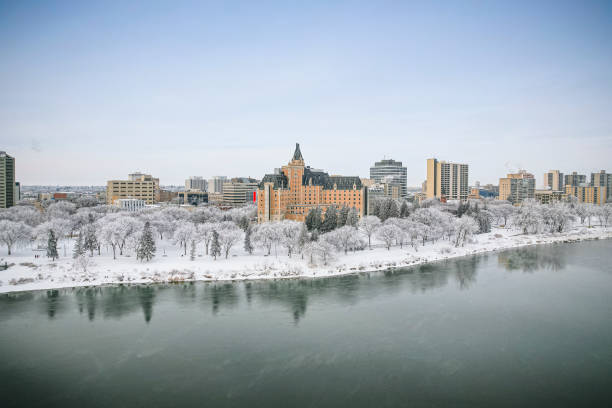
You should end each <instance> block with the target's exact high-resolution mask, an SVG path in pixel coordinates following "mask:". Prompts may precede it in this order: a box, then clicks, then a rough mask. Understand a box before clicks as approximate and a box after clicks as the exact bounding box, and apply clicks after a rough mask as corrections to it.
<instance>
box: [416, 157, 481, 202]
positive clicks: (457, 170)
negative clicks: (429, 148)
mask: <svg viewBox="0 0 612 408" xmlns="http://www.w3.org/2000/svg"><path fill="white" fill-rule="evenodd" d="M425 187H426V191H424V192H425V194H426V196H427V198H438V199H447V200H467V198H468V195H469V193H470V191H469V186H468V165H467V164H459V163H450V162H445V161H438V160H437V159H427V182H426V184H425Z"/></svg>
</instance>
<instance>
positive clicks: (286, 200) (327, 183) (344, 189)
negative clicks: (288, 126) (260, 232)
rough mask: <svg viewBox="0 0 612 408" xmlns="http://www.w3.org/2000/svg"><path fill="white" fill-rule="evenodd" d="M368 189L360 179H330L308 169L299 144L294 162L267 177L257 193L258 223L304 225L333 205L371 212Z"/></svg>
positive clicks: (337, 177) (294, 155)
mask: <svg viewBox="0 0 612 408" xmlns="http://www.w3.org/2000/svg"><path fill="white" fill-rule="evenodd" d="M366 200H367V188H366V187H363V186H362V184H361V179H360V178H359V177H344V176H330V175H329V174H327V173H326V172H324V171H322V170H315V169H312V168H310V167H309V166H306V165H305V163H304V158H303V157H302V152H301V151H300V145H299V144H297V143H296V145H295V152H294V153H293V157H292V159H291V160H290V161H289V163H288V164H287V165H286V166H283V167H282V168H281V169H280V170H279V171H278V172H275V173H274V174H266V175H265V176H264V178H263V180H262V181H261V183H260V184H259V189H258V190H257V220H258V222H267V221H279V220H283V219H289V220H295V221H304V219H305V218H306V215H307V214H308V212H309V211H310V210H311V209H313V208H316V207H320V208H321V209H322V210H323V211H324V212H325V211H327V208H329V207H330V206H332V205H335V206H336V207H342V206H347V207H354V208H356V209H357V210H358V211H359V215H364V214H365V212H366V210H367V205H366Z"/></svg>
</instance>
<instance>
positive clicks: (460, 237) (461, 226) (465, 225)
mask: <svg viewBox="0 0 612 408" xmlns="http://www.w3.org/2000/svg"><path fill="white" fill-rule="evenodd" d="M478 228H479V227H478V222H476V220H474V218H472V217H470V216H469V215H464V216H462V217H461V218H457V220H456V221H455V231H456V232H455V247H459V246H464V245H465V242H466V241H467V239H468V238H469V237H470V236H471V235H473V234H475V233H476V232H478Z"/></svg>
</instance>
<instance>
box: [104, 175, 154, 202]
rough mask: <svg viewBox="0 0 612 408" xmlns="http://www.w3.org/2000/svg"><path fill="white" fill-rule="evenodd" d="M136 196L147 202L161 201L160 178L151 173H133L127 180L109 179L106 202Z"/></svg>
mask: <svg viewBox="0 0 612 408" xmlns="http://www.w3.org/2000/svg"><path fill="white" fill-rule="evenodd" d="M124 198H135V199H139V200H144V202H145V203H146V204H154V203H156V202H158V201H159V179H158V178H154V177H153V176H151V175H150V174H143V173H132V174H130V175H129V176H128V179H127V180H109V181H107V183H106V203H107V204H113V203H114V202H115V200H119V199H124Z"/></svg>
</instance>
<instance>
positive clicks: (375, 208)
mask: <svg viewBox="0 0 612 408" xmlns="http://www.w3.org/2000/svg"><path fill="white" fill-rule="evenodd" d="M380 204H381V201H380V200H372V210H371V211H370V212H371V213H372V215H375V216H377V217H378V218H380Z"/></svg>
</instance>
